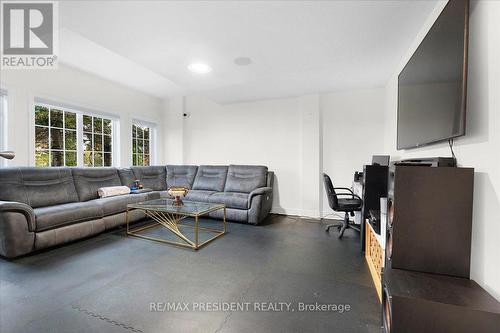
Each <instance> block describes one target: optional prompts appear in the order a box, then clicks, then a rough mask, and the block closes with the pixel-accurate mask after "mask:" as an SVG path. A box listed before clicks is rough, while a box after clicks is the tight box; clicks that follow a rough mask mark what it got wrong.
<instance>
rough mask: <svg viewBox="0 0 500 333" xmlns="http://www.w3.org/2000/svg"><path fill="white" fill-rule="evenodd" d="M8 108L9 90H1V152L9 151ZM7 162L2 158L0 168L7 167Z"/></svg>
mask: <svg viewBox="0 0 500 333" xmlns="http://www.w3.org/2000/svg"><path fill="white" fill-rule="evenodd" d="M7 108H8V94H7V90H4V89H0V151H3V150H6V149H7V139H8V132H7ZM6 165H7V160H6V159H4V158H0V166H6Z"/></svg>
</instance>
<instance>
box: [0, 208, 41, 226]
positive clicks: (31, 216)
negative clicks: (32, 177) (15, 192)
mask: <svg viewBox="0 0 500 333" xmlns="http://www.w3.org/2000/svg"><path fill="white" fill-rule="evenodd" d="M4 212H17V213H21V214H23V215H24V216H25V217H26V222H27V223H28V230H29V231H31V232H33V231H35V229H36V224H35V223H36V222H35V221H36V220H35V212H34V211H33V208H31V207H30V206H28V205H27V204H25V203H21V202H15V201H0V214H1V213H4Z"/></svg>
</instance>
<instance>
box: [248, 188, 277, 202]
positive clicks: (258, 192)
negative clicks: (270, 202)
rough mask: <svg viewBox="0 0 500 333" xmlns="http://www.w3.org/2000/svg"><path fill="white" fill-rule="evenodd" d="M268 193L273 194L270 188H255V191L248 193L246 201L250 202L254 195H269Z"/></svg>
mask: <svg viewBox="0 0 500 333" xmlns="http://www.w3.org/2000/svg"><path fill="white" fill-rule="evenodd" d="M270 193H273V188H272V187H267V186H266V187H259V188H256V189H255V190H253V191H252V192H250V194H249V195H248V199H249V201H250V200H252V198H253V197H254V196H256V195H261V194H270Z"/></svg>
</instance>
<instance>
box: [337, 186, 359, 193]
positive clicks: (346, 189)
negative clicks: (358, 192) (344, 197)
mask: <svg viewBox="0 0 500 333" xmlns="http://www.w3.org/2000/svg"><path fill="white" fill-rule="evenodd" d="M333 189H334V190H345V191H349V193H354V192H353V191H352V190H351V189H350V188H347V187H334V188H333Z"/></svg>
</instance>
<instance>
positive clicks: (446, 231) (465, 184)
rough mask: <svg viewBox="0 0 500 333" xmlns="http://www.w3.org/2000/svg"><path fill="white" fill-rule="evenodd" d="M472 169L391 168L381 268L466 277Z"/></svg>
mask: <svg viewBox="0 0 500 333" xmlns="http://www.w3.org/2000/svg"><path fill="white" fill-rule="evenodd" d="M473 187H474V169H472V168H451V167H428V166H404V165H397V164H393V165H392V166H391V168H390V170H389V183H388V208H387V211H388V213H387V216H388V221H387V222H388V223H387V232H386V237H387V239H386V253H385V254H386V267H389V268H398V269H407V270H413V271H419V272H428V273H436V274H444V275H450V276H457V277H464V278H469V276H470V253H471V232H472V197H473V191H474V188H473Z"/></svg>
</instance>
